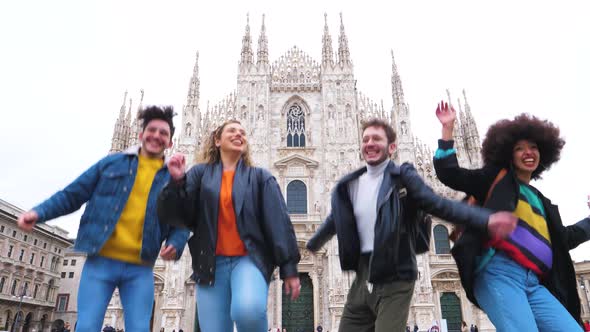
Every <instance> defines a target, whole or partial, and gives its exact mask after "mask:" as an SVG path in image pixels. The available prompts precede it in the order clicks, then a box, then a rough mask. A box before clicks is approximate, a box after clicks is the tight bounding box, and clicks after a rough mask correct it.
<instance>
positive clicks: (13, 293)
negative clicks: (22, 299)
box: [10, 279, 18, 295]
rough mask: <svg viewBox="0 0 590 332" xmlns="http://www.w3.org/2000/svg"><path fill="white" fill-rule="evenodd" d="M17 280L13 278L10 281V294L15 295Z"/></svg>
mask: <svg viewBox="0 0 590 332" xmlns="http://www.w3.org/2000/svg"><path fill="white" fill-rule="evenodd" d="M17 284H18V281H17V280H16V279H15V280H13V281H12V287H10V295H16V286H17Z"/></svg>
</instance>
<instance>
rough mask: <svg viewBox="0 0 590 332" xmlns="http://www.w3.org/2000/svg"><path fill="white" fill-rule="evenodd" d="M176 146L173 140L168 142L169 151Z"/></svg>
mask: <svg viewBox="0 0 590 332" xmlns="http://www.w3.org/2000/svg"><path fill="white" fill-rule="evenodd" d="M173 145H174V143H173V142H172V140H170V142H168V147H167V148H168V149H170V148H171V147H172V146H173Z"/></svg>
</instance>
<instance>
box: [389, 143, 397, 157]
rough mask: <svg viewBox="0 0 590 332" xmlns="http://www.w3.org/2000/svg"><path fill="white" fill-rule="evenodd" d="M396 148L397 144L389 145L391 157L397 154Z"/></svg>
mask: <svg viewBox="0 0 590 332" xmlns="http://www.w3.org/2000/svg"><path fill="white" fill-rule="evenodd" d="M395 148H396V145H395V143H391V144H389V146H388V147H387V151H388V152H389V155H390V156H392V155H393V153H394V152H395Z"/></svg>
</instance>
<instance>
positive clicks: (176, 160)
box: [168, 153, 186, 181]
mask: <svg viewBox="0 0 590 332" xmlns="http://www.w3.org/2000/svg"><path fill="white" fill-rule="evenodd" d="M185 166H186V161H185V160H184V155H183V154H182V153H177V154H175V155H173V156H172V157H170V160H169V161H168V172H170V176H171V177H172V179H173V180H174V181H180V180H181V179H182V177H183V176H184V168H185Z"/></svg>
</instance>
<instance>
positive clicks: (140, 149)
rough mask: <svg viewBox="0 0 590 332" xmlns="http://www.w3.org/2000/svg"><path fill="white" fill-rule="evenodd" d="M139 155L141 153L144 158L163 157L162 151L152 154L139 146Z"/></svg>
mask: <svg viewBox="0 0 590 332" xmlns="http://www.w3.org/2000/svg"><path fill="white" fill-rule="evenodd" d="M139 155H141V156H142V157H145V158H150V159H161V158H164V152H162V153H160V154H152V153H149V152H147V151H146V150H145V149H143V148H139Z"/></svg>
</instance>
